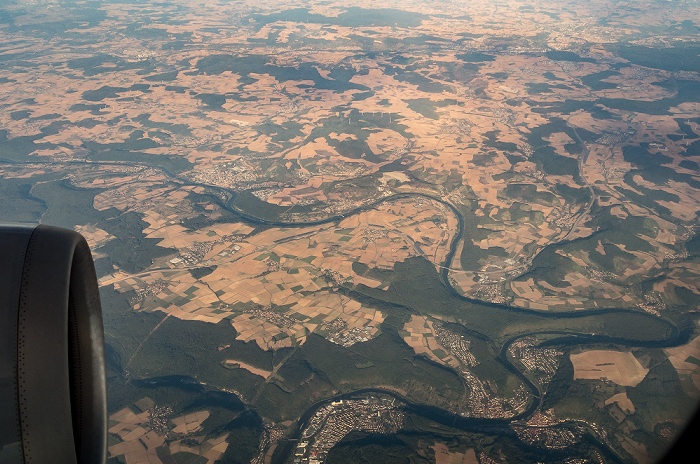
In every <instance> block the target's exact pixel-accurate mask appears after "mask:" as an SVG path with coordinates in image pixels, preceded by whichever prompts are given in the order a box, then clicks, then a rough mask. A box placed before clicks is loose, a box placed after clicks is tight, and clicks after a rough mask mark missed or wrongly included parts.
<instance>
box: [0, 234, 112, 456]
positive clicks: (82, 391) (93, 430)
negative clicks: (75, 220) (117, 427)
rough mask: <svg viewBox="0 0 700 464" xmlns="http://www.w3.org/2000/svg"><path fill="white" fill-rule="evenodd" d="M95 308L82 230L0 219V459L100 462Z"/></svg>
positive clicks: (101, 362) (103, 425)
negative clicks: (79, 231)
mask: <svg viewBox="0 0 700 464" xmlns="http://www.w3.org/2000/svg"><path fill="white" fill-rule="evenodd" d="M106 439H107V400H106V386H105V353H104V331H103V326H102V312H101V307H100V299H99V293H98V285H97V277H96V275H95V268H94V264H93V260H92V255H91V254H90V248H89V247H88V245H87V243H86V241H85V239H84V238H83V237H82V236H81V235H80V234H78V233H76V232H74V231H71V230H66V229H61V228H58V227H52V226H46V225H38V226H36V225H30V226H26V225H0V463H3V464H5V463H7V464H16V463H17V464H23V463H27V464H29V463H32V464H45V463H46V464H48V463H66V464H73V463H80V464H103V463H104V462H105V461H106V443H107V441H106Z"/></svg>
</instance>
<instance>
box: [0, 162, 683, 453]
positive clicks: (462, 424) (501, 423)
mask: <svg viewBox="0 0 700 464" xmlns="http://www.w3.org/2000/svg"><path fill="white" fill-rule="evenodd" d="M11 164H25V163H21V162H11ZM42 164H57V165H61V166H65V165H66V164H83V165H97V164H100V165H122V166H123V165H131V166H143V165H142V164H138V163H130V162H127V163H110V162H89V161H73V162H68V163H66V162H54V163H51V162H49V163H46V162H44V163H42ZM149 167H150V166H149ZM152 168H154V169H158V170H160V171H161V172H162V173H163V174H164V175H165V176H166V177H169V178H170V179H171V182H172V183H175V184H179V185H185V186H196V187H205V188H207V189H210V191H211V190H214V191H218V192H220V193H221V194H223V195H222V197H225V198H227V201H223V200H222V198H221V197H220V196H218V195H216V194H209V195H210V197H211V198H212V199H213V200H214V201H215V202H216V203H217V204H218V205H219V206H221V207H222V208H224V209H226V210H227V211H229V212H231V213H232V214H234V215H235V216H237V217H238V218H240V219H241V220H242V221H244V222H247V223H250V224H254V225H266V226H271V227H285V228H301V227H309V226H318V225H323V224H329V223H333V222H337V221H341V220H343V219H344V218H346V217H349V216H353V215H356V214H359V213H362V212H364V211H368V210H371V209H373V208H376V207H377V206H379V205H380V204H382V203H387V202H391V201H395V200H398V199H404V198H412V197H420V198H425V199H429V200H432V201H435V202H438V203H439V204H441V205H443V206H445V207H446V208H447V209H449V210H450V211H452V213H453V214H454V215H455V216H456V217H457V222H458V229H457V231H456V233H455V234H454V236H453V237H452V240H451V242H450V245H449V251H448V253H447V255H446V257H445V261H444V262H443V263H442V268H441V271H440V273H439V275H440V280H441V281H442V284H443V285H444V286H445V287H446V288H447V289H449V291H450V292H451V293H452V294H453V295H454V296H455V297H457V298H459V299H461V300H463V301H468V302H473V303H478V304H481V305H486V306H492V307H497V308H501V309H506V310H509V311H513V312H520V313H530V314H537V315H539V316H543V317H547V318H578V317H585V316H590V315H597V314H606V313H612V312H635V311H630V310H622V309H614V308H613V309H596V310H582V311H576V312H566V313H558V312H547V311H537V310H531V309H526V308H519V307H514V306H508V305H503V304H495V303H489V302H483V301H480V300H474V299H470V298H468V297H465V296H464V295H462V294H460V293H459V292H458V291H457V290H456V289H455V288H454V287H453V286H452V285H451V283H450V280H449V278H448V274H449V268H450V264H451V263H452V260H453V258H454V256H455V253H456V251H457V248H458V245H459V243H460V241H461V240H462V238H463V233H464V217H463V216H462V214H461V213H460V212H459V210H458V209H457V208H455V207H454V206H453V205H451V204H450V203H448V202H446V201H445V200H443V199H441V198H438V197H435V196H432V195H428V194H425V193H397V194H393V195H388V196H385V197H382V198H379V199H376V200H374V201H372V202H369V203H368V204H365V205H362V206H359V207H357V208H354V209H351V210H349V211H346V212H344V213H343V214H338V215H335V216H329V217H327V218H324V219H320V220H316V221H309V222H284V221H269V220H265V219H261V218H258V217H256V216H254V215H253V214H251V213H250V212H246V211H242V210H240V209H239V208H237V207H236V206H235V204H234V202H235V199H236V192H235V191H233V190H231V189H228V188H224V187H219V186H212V185H207V184H202V183H198V182H193V181H191V180H189V179H185V178H181V177H180V176H178V175H176V174H174V173H172V172H170V171H169V170H167V169H166V168H164V167H162V166H156V167H152ZM557 244H559V242H557V243H551V244H550V245H548V246H556V245H557ZM635 313H636V314H640V313H639V312H635ZM640 315H642V314H640ZM643 316H645V317H653V316H650V315H646V314H643ZM657 319H660V318H657ZM660 320H662V321H663V322H664V323H665V324H666V325H667V326H668V327H669V328H670V335H669V336H667V337H666V338H665V339H663V340H658V341H653V342H649V341H637V340H631V339H620V338H612V337H606V336H603V335H591V334H582V333H571V332H533V333H527V334H520V335H518V336H516V337H513V338H511V339H509V340H508V341H506V342H505V343H504V344H503V346H502V347H501V350H500V354H499V356H498V358H497V359H498V360H499V361H500V362H501V363H502V364H503V365H504V366H505V367H506V368H507V369H508V370H509V371H511V372H512V373H513V374H514V375H516V376H517V377H518V378H519V379H520V380H521V381H522V382H523V383H524V384H525V385H526V386H527V388H528V389H529V390H530V392H531V395H532V401H531V402H530V405H529V406H528V408H527V409H526V410H525V411H523V412H521V413H519V414H517V415H515V416H512V417H510V418H491V419H489V418H470V417H463V416H460V415H458V414H456V413H454V412H450V411H447V410H444V409H440V408H437V407H434V406H429V405H425V404H417V403H413V402H411V401H409V400H408V399H407V398H404V397H402V396H401V395H399V394H397V393H396V392H393V391H389V390H383V389H380V388H371V389H362V390H356V391H352V392H346V393H343V394H341V395H338V396H335V397H333V398H328V399H325V400H322V401H319V402H317V403H315V404H314V405H312V406H310V407H309V408H308V409H307V411H306V412H305V413H304V414H303V415H302V416H301V417H300V419H299V420H298V421H297V426H296V427H297V429H296V431H295V432H294V433H293V434H292V439H294V438H298V437H299V435H300V434H301V431H302V430H303V428H304V426H305V425H306V423H307V422H308V420H309V419H310V418H311V417H312V416H313V414H314V413H315V412H316V411H317V410H318V409H319V408H320V407H322V406H324V405H326V404H328V403H329V402H331V401H336V400H338V399H343V398H350V397H356V396H359V395H363V394H370V393H382V394H385V395H390V396H392V397H394V398H396V399H398V400H400V401H401V402H402V403H404V404H405V407H406V409H407V410H408V411H410V412H412V413H414V414H418V415H421V416H423V417H426V418H428V419H431V420H433V421H435V422H437V423H440V424H443V425H446V426H450V427H454V428H458V429H462V430H465V431H475V432H480V433H486V434H497V435H509V436H513V435H514V432H513V430H512V428H510V426H509V425H510V424H511V423H512V422H513V421H518V420H523V419H527V418H528V417H529V416H530V415H531V414H532V413H534V412H535V411H536V410H537V409H538V407H539V405H540V404H541V401H542V392H541V391H540V388H539V387H538V386H537V385H535V384H534V383H533V382H532V381H530V379H528V377H527V376H526V375H525V374H524V373H523V372H522V371H521V370H520V369H518V368H517V367H516V366H515V365H514V364H513V363H512V362H511V361H510V360H509V359H508V356H507V355H506V353H507V351H508V348H509V347H510V345H511V344H512V343H514V342H516V341H517V340H519V339H521V338H524V337H528V336H534V335H538V334H561V335H563V336H570V337H575V343H576V344H592V343H614V344H618V345H623V346H654V347H670V346H677V345H680V344H682V343H685V342H687V340H688V336H689V333H687V331H681V330H680V329H679V327H678V326H676V325H675V324H674V323H672V322H670V321H668V320H666V319H660ZM183 379H184V378H181V377H178V378H170V379H163V381H164V382H166V383H170V382H177V383H179V384H181V383H183V382H184V383H185V384H187V385H189V386H190V387H192V386H193V383H194V384H196V383H197V381H196V380H194V379H192V380H188V379H184V380H183ZM152 381H155V382H156V383H158V382H159V381H158V380H156V379H152ZM142 382H149V379H143V380H142ZM587 439H588V440H589V441H590V440H592V441H593V442H594V443H596V444H597V445H598V446H599V447H600V448H601V449H603V451H604V452H605V454H606V455H608V457H611V458H613V460H614V461H620V459H619V457H618V456H617V453H615V452H614V451H613V450H612V449H610V447H609V446H608V445H607V444H606V443H604V442H602V441H600V440H598V439H596V438H595V437H592V436H589V437H588V438H587Z"/></svg>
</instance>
